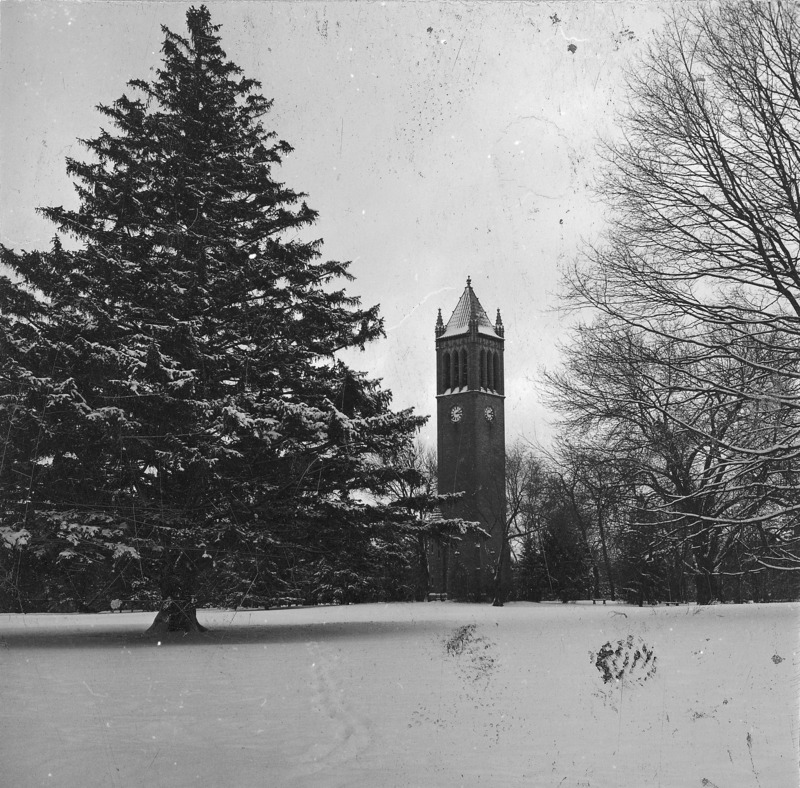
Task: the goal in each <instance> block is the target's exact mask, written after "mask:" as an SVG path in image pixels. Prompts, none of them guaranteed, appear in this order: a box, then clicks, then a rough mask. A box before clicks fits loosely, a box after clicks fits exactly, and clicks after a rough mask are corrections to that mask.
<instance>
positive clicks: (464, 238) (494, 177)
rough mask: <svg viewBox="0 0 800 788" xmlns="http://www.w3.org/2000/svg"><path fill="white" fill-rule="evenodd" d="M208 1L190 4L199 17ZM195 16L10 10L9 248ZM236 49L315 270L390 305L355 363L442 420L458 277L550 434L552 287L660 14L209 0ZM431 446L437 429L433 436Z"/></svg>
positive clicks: (429, 434)
mask: <svg viewBox="0 0 800 788" xmlns="http://www.w3.org/2000/svg"><path fill="white" fill-rule="evenodd" d="M197 4H198V5H199V3H197ZM190 5H191V4H189V3H183V2H164V1H163V0H162V1H161V2H127V3H122V2H113V3H111V2H82V3H78V2H63V1H61V2H47V1H46V0H38V1H36V2H33V1H32V0H22V2H10V1H9V2H0V65H1V66H2V69H1V70H0V107H2V120H1V121H0V242H2V243H3V244H5V245H8V246H11V247H13V248H17V249H21V248H22V249H35V248H41V247H43V246H46V245H47V244H48V242H49V239H50V238H51V237H52V235H53V232H54V229H53V227H52V225H49V224H48V223H47V222H45V221H43V220H42V219H41V218H40V217H38V216H36V215H35V213H34V209H35V207H36V206H40V205H75V204H76V200H75V196H74V192H73V190H72V186H71V183H70V181H69V179H68V178H67V176H66V174H65V171H64V158H65V156H74V157H77V158H82V157H83V156H84V154H83V151H82V148H81V147H80V146H79V145H78V144H77V142H76V140H77V139H78V138H80V137H83V138H90V137H93V136H95V135H96V134H97V132H98V131H99V128H100V126H101V116H100V115H99V114H98V113H97V112H96V110H95V109H94V107H95V105H96V104H98V103H101V102H102V103H110V102H112V101H114V100H115V99H116V98H118V97H119V96H120V95H121V94H122V93H123V92H125V90H126V87H125V83H126V81H127V80H129V79H132V78H149V77H150V75H151V72H150V70H151V69H152V68H154V67H156V66H158V65H159V62H160V47H161V43H162V40H163V35H162V32H161V29H160V25H162V24H166V25H167V26H168V27H170V28H171V29H172V30H174V31H176V32H182V31H183V29H184V20H185V12H186V10H187V8H188V7H189V6H190ZM207 5H208V7H209V8H210V10H211V13H212V19H213V21H215V22H217V23H220V24H222V25H223V27H222V31H221V35H222V43H223V47H224V48H225V50H226V52H227V54H228V56H229V58H230V59H232V60H233V61H234V62H236V63H237V64H238V65H240V66H241V67H242V68H243V69H244V71H245V74H246V75H247V76H250V77H255V78H256V79H258V80H260V81H261V82H262V83H263V93H264V95H266V96H267V97H270V98H273V99H274V100H275V104H274V108H273V110H272V112H271V114H270V116H269V118H268V119H267V121H266V124H265V125H266V126H267V128H272V129H274V130H275V131H276V132H277V133H278V136H279V137H280V138H282V139H285V140H286V141H287V142H289V143H290V144H291V145H293V146H294V148H295V152H294V153H293V154H292V155H291V156H290V157H289V158H288V159H287V160H286V162H285V164H284V166H283V167H281V168H280V170H279V171H278V172H277V173H276V174H277V175H278V177H279V178H280V179H281V180H283V181H285V182H286V183H287V184H288V185H290V186H291V187H292V188H294V189H297V190H301V191H304V192H306V193H307V194H308V203H309V205H310V206H311V207H313V208H315V209H316V210H318V211H319V212H320V220H319V223H318V225H317V228H316V232H315V234H316V235H317V236H318V237H320V238H323V239H324V240H325V247H324V256H325V257H326V258H328V259H337V260H351V261H352V266H351V272H352V273H353V274H354V275H355V276H356V281H355V282H353V283H352V284H351V285H350V286H349V291H350V292H351V294H353V295H359V296H361V298H362V300H363V302H364V304H366V305H371V304H374V303H380V304H381V311H382V314H383V316H384V318H385V321H386V331H387V337H386V339H384V340H382V341H380V342H378V343H376V344H375V345H374V346H373V347H371V348H370V349H369V350H368V351H367V352H366V353H364V354H358V355H356V356H355V357H348V361H350V362H351V363H352V364H353V366H355V367H356V368H358V369H361V370H364V371H367V372H369V373H370V374H371V375H373V376H377V377H381V378H383V380H384V385H385V386H386V387H387V388H390V389H391V390H392V391H393V392H394V405H395V406H396V407H398V408H399V407H414V408H415V409H416V410H417V411H418V412H420V413H423V414H433V413H434V412H435V354H434V324H435V321H436V310H437V308H439V307H441V309H442V315H443V317H444V320H445V321H446V320H447V319H448V317H449V316H450V314H451V312H452V310H453V309H454V307H455V305H456V302H457V301H458V297H459V295H460V294H461V292H462V290H463V288H464V285H465V282H466V278H467V276H471V277H472V282H473V288H474V290H475V292H476V294H477V295H478V297H479V298H480V300H481V303H482V304H483V306H484V308H485V309H486V311H487V313H488V314H489V316H490V317H491V318H492V319H493V318H494V316H495V313H496V310H497V309H498V308H499V309H500V310H501V313H502V316H503V322H504V324H505V328H506V363H505V368H506V422H507V435H506V438H507V441H508V442H509V443H510V442H512V441H513V440H514V439H515V438H517V437H523V438H525V439H527V440H532V441H535V440H537V439H539V440H546V438H547V435H548V428H547V421H548V413H547V411H546V410H545V408H544V407H543V405H542V404H541V393H540V391H539V387H538V382H537V379H538V373H539V370H540V368H541V367H542V366H543V365H547V366H552V365H553V364H555V363H557V352H556V345H557V343H558V341H559V338H560V335H561V334H562V332H563V326H562V323H561V322H560V319H559V316H558V314H557V313H556V312H555V311H554V309H555V308H556V307H557V299H556V298H555V292H556V289H557V285H558V277H559V272H560V270H561V269H562V267H563V266H564V265H565V264H566V263H568V262H569V261H570V260H571V259H572V258H573V257H574V256H575V254H576V251H577V249H578V248H579V246H580V243H581V239H583V240H586V241H592V240H593V239H596V238H597V237H598V234H599V233H600V231H601V229H602V226H603V221H604V218H603V208H602V205H600V204H598V203H597V201H596V200H595V199H594V198H593V196H592V193H591V189H590V187H591V184H592V182H593V179H594V177H595V175H596V173H597V166H598V161H599V160H598V156H597V151H596V148H597V140H598V135H609V134H613V133H614V112H615V109H616V108H617V107H619V106H621V105H622V102H623V101H624V86H623V81H622V72H623V69H624V68H625V67H627V66H630V65H631V63H632V62H633V59H634V58H635V56H636V54H637V53H638V52H639V51H641V49H642V47H643V46H644V45H645V44H646V42H647V41H648V40H650V39H651V38H652V34H653V32H654V31H655V30H657V29H658V28H659V27H660V25H661V24H662V19H663V14H664V12H665V10H666V8H667V6H665V5H660V4H654V3H652V2H650V3H632V2H598V3H591V2H570V3H550V2H499V1H498V2H482V3H478V2H446V3H435V2H424V1H421V2H365V1H362V2H291V3H290V2H263V1H262V0H244V1H243V2H208V3H207ZM422 438H423V440H424V441H426V442H435V424H434V423H433V420H431V422H430V424H429V426H428V427H427V428H426V430H425V431H424V432H423V434H422Z"/></svg>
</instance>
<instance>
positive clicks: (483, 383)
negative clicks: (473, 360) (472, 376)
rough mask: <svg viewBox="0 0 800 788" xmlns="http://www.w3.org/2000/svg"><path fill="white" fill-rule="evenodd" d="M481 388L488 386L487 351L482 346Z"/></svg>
mask: <svg viewBox="0 0 800 788" xmlns="http://www.w3.org/2000/svg"><path fill="white" fill-rule="evenodd" d="M481 388H482V389H485V388H486V351H485V350H484V349H483V348H481Z"/></svg>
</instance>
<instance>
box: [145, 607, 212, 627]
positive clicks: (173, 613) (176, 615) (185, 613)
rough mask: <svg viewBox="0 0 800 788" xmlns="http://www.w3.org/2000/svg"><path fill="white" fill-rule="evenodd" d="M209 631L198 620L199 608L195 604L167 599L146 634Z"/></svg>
mask: <svg viewBox="0 0 800 788" xmlns="http://www.w3.org/2000/svg"><path fill="white" fill-rule="evenodd" d="M207 631H208V629H207V628H206V627H204V626H203V625H202V624H201V623H200V622H199V621H198V620H197V608H196V607H195V606H194V604H193V603H191V602H183V601H181V600H176V599H167V600H165V602H164V603H163V605H162V606H161V610H159V611H158V615H156V618H155V621H153V623H152V624H151V625H150V627H149V628H148V629H147V632H146V633H145V634H147V635H161V634H165V633H167V632H184V633H186V632H207Z"/></svg>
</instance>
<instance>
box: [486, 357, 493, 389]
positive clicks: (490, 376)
mask: <svg viewBox="0 0 800 788" xmlns="http://www.w3.org/2000/svg"><path fill="white" fill-rule="evenodd" d="M486 377H487V378H488V380H487V381H486V382H487V384H488V385H487V388H489V389H491V390H492V391H494V353H487V354H486Z"/></svg>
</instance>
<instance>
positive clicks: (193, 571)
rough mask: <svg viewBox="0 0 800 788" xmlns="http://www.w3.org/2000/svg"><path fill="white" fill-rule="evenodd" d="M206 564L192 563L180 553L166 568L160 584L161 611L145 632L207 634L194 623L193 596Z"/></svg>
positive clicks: (204, 560) (194, 603)
mask: <svg viewBox="0 0 800 788" xmlns="http://www.w3.org/2000/svg"><path fill="white" fill-rule="evenodd" d="M205 563H206V559H204V558H201V559H199V560H198V561H194V560H192V558H191V557H190V556H189V555H188V554H187V553H185V552H181V553H179V555H178V557H177V558H176V559H175V560H174V561H170V562H169V563H168V564H167V566H166V568H165V572H164V576H163V579H162V582H161V598H162V600H163V601H162V603H161V609H160V610H159V611H158V615H156V618H155V621H153V623H152V624H151V625H150V627H149V629H148V630H147V633H148V634H162V633H165V632H206V631H207V630H206V627H204V626H203V625H202V624H200V622H199V621H198V620H197V602H196V600H195V595H194V592H195V586H196V581H197V575H198V573H199V572H200V571H201V569H202V568H203V566H204V565H205Z"/></svg>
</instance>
